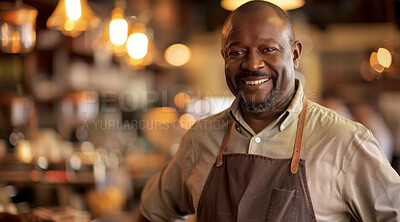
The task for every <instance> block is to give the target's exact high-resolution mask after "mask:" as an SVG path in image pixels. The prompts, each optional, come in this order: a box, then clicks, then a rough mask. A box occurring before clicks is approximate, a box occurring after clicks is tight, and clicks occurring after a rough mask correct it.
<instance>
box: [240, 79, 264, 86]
mask: <svg viewBox="0 0 400 222" xmlns="http://www.w3.org/2000/svg"><path fill="white" fill-rule="evenodd" d="M268 80H269V78H266V79H260V80H256V81H245V82H246V84H247V85H253V86H254V85H257V84H260V83H264V82H266V81H268Z"/></svg>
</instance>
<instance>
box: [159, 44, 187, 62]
mask: <svg viewBox="0 0 400 222" xmlns="http://www.w3.org/2000/svg"><path fill="white" fill-rule="evenodd" d="M190 55H191V53H190V49H189V47H187V46H186V45H183V44H174V45H171V46H170V47H168V48H167V50H165V54H164V57H165V60H166V61H167V62H168V63H169V64H171V65H173V66H182V65H184V64H186V63H187V62H188V61H189V59H190Z"/></svg>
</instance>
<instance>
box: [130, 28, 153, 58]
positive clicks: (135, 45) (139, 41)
mask: <svg viewBox="0 0 400 222" xmlns="http://www.w3.org/2000/svg"><path fill="white" fill-rule="evenodd" d="M148 45H149V39H148V38H147V36H146V35H145V34H143V33H133V34H131V35H130V36H129V38H128V41H127V43H126V48H127V50H128V55H129V56H130V57H132V58H134V59H141V58H143V57H144V56H145V55H146V54H147V49H148Z"/></svg>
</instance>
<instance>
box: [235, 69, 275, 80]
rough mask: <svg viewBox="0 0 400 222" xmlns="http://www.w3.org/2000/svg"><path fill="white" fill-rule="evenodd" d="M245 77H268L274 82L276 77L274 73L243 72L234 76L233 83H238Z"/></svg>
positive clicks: (259, 71)
mask: <svg viewBox="0 0 400 222" xmlns="http://www.w3.org/2000/svg"><path fill="white" fill-rule="evenodd" d="M245 77H269V78H272V80H273V81H274V82H275V80H276V78H277V75H276V74H275V73H274V72H266V71H261V70H257V71H243V72H241V73H239V74H238V75H236V76H235V81H236V82H239V81H240V79H241V78H245Z"/></svg>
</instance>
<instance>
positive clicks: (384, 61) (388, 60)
mask: <svg viewBox="0 0 400 222" xmlns="http://www.w3.org/2000/svg"><path fill="white" fill-rule="evenodd" d="M377 54H378V55H377V59H378V62H379V64H381V65H382V66H383V67H385V68H389V67H390V65H391V64H392V54H390V52H389V50H387V49H385V48H379V49H378V53H377Z"/></svg>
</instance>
